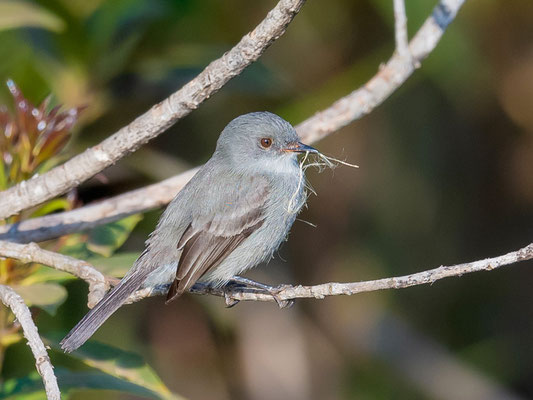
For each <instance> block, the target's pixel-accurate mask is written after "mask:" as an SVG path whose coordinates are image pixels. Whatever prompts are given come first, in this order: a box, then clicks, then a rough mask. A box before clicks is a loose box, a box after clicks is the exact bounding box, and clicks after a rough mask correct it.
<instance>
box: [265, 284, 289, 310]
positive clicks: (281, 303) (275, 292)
mask: <svg viewBox="0 0 533 400" xmlns="http://www.w3.org/2000/svg"><path fill="white" fill-rule="evenodd" d="M286 286H287V285H279V286H276V287H274V288H272V289H271V290H269V291H268V292H269V294H270V295H271V296H272V298H273V299H274V301H275V302H276V303H277V305H278V307H279V308H280V309H283V308H291V307H292V306H293V305H294V300H293V299H282V298H281V297H280V296H279V294H280V292H281V291H283V290H284V289H285V287H286Z"/></svg>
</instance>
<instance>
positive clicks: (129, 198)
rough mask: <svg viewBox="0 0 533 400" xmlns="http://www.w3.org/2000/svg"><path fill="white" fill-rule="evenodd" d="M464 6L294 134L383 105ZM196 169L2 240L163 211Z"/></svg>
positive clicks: (311, 137)
mask: <svg viewBox="0 0 533 400" xmlns="http://www.w3.org/2000/svg"><path fill="white" fill-rule="evenodd" d="M463 2H464V0H447V1H441V2H440V3H439V4H438V5H437V7H435V9H434V10H433V13H432V15H431V16H430V17H429V18H428V19H427V20H426V22H425V23H424V25H423V26H422V27H421V28H420V30H419V31H418V33H417V34H416V35H415V38H414V39H413V40H412V41H411V44H410V51H411V57H412V58H411V57H409V59H406V58H405V57H400V56H399V55H398V54H395V55H394V56H393V57H392V58H391V59H390V60H389V62H388V63H387V64H386V66H385V67H384V68H382V69H381V70H380V71H379V72H378V73H377V74H376V75H375V76H374V77H373V78H372V79H371V80H370V81H369V82H368V83H367V84H365V85H364V86H363V87H361V88H359V89H357V90H356V91H354V92H352V93H351V94H349V95H348V96H346V97H343V98H342V99H340V100H338V101H336V102H335V103H333V105H331V106H330V107H328V108H327V109H325V110H323V111H321V112H319V113H317V114H315V115H314V116H312V117H311V118H308V119H307V120H305V121H303V122H302V123H300V124H299V125H298V126H296V130H297V131H298V134H299V135H300V137H302V140H304V141H305V142H309V143H313V142H316V141H318V140H320V139H322V138H323V137H325V136H327V135H329V134H331V133H333V132H335V131H336V130H338V129H340V128H342V127H343V126H345V125H347V124H349V123H350V122H352V121H354V120H356V119H358V118H361V117H362V116H363V115H366V114H368V113H369V112H370V111H372V110H373V109H374V108H375V107H376V106H377V105H379V104H381V103H382V102H383V101H384V100H385V99H386V98H387V97H388V96H390V95H391V94H392V93H393V92H394V90H396V89H397V88H398V87H399V86H400V85H401V83H403V82H404V81H405V80H406V79H407V78H408V77H409V75H410V74H411V73H412V72H413V71H414V67H413V61H414V62H415V63H419V62H420V61H421V60H422V59H424V58H425V57H426V56H427V55H428V54H429V53H430V52H431V51H432V50H433V49H434V48H435V46H436V45H437V43H438V41H439V39H440V37H441V36H442V33H443V32H444V30H445V28H446V27H447V25H448V24H449V23H450V22H451V21H452V20H453V18H454V17H455V15H456V13H457V11H458V10H459V8H460V7H461V5H462V4H463ZM196 171H197V169H193V170H190V171H187V172H184V173H182V174H179V175H176V176H174V177H172V178H169V179H166V180H164V181H162V182H160V183H157V184H154V185H150V186H147V187H145V188H141V189H137V190H134V191H131V192H128V193H125V194H122V195H120V196H116V197H113V198H111V199H108V200H104V201H101V202H99V203H96V204H92V205H89V206H85V207H83V208H79V209H77V210H73V211H67V212H64V213H60V214H54V215H49V216H45V217H41V218H35V219H31V220H26V221H22V222H20V223H18V224H15V225H5V226H0V239H1V240H10V241H16V242H22V243H27V242H30V241H34V242H40V241H43V240H47V239H53V238H56V237H59V236H61V235H66V234H68V233H72V232H78V231H81V230H86V229H91V228H94V227H95V226H98V225H102V224H106V223H109V222H113V221H117V220H119V219H121V218H124V217H126V216H128V215H131V214H136V213H139V212H144V211H147V210H150V209H153V208H157V207H161V206H162V205H165V204H167V203H168V202H169V201H170V200H172V198H173V197H174V196H175V195H176V193H177V192H178V191H179V190H180V189H181V188H182V187H183V186H184V185H185V183H187V182H188V181H189V179H190V178H191V177H192V176H193V175H194V173H195V172H196Z"/></svg>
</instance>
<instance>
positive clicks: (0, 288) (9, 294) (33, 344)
mask: <svg viewBox="0 0 533 400" xmlns="http://www.w3.org/2000/svg"><path fill="white" fill-rule="evenodd" d="M0 298H1V300H2V303H4V304H5V306H6V307H9V308H10V309H11V311H12V312H13V314H14V315H15V317H16V318H17V321H18V322H19V324H20V326H22V332H23V333H24V337H25V338H26V340H27V341H28V344H29V345H30V349H31V351H32V353H33V356H34V357H35V367H36V368H37V372H39V375H41V377H42V378H43V383H44V389H45V391H46V397H47V399H48V400H60V399H61V393H60V392H59V387H58V385H57V378H56V376H55V375H54V366H53V365H52V363H51V362H50V358H49V357H48V353H47V352H46V347H45V346H44V343H43V341H42V340H41V337H40V336H39V332H38V330H37V327H36V326H35V324H34V323H33V320H32V318H31V312H30V310H29V309H28V307H27V306H26V304H24V300H23V299H22V297H20V296H19V295H18V294H17V293H16V292H15V291H14V290H13V289H11V288H10V287H9V286H5V285H0Z"/></svg>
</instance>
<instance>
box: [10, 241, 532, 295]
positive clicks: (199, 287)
mask: <svg viewBox="0 0 533 400" xmlns="http://www.w3.org/2000/svg"><path fill="white" fill-rule="evenodd" d="M0 257H10V258H14V259H16V260H21V261H25V262H38V263H42V264H45V265H48V266H50V267H52V268H56V269H59V270H61V271H65V272H69V273H71V274H73V275H75V276H77V277H80V278H81V279H84V280H86V281H88V282H89V283H91V282H94V280H95V279H96V280H97V283H98V284H100V285H106V286H107V287H109V285H110V280H111V279H106V278H105V277H104V276H103V275H102V274H101V273H100V272H98V271H97V270H96V269H95V268H94V267H93V266H92V265H91V264H89V263H87V262H85V261H81V260H77V259H75V258H72V257H68V256H65V255H62V254H58V253H54V252H51V251H47V250H43V249H41V248H39V246H37V245H36V244H34V243H32V244H29V245H21V244H17V243H10V242H2V241H0ZM531 259H533V243H531V244H529V245H528V246H526V247H523V248H521V249H519V250H516V251H512V252H510V253H507V254H504V255H502V256H498V257H493V258H487V259H484V260H479V261H473V262H469V263H464V264H457V265H452V266H441V267H438V268H435V269H430V270H427V271H422V272H417V273H414V274H410V275H404V276H398V277H392V278H384V279H377V280H372V281H365V282H348V283H338V282H329V283H323V284H320V285H315V286H303V285H297V286H291V285H280V287H279V291H278V292H277V293H276V297H277V299H275V298H274V297H273V296H272V295H271V294H268V293H265V292H262V291H255V290H250V289H247V288H244V289H243V288H226V289H225V290H224V289H222V288H212V287H209V286H207V285H205V284H201V283H197V284H196V285H195V286H194V287H193V288H192V289H191V293H195V294H211V295H215V296H221V297H225V298H226V299H227V300H238V301H241V300H248V301H280V300H281V301H284V300H293V299H302V298H315V299H323V298H325V297H328V296H340V295H348V296H351V295H354V294H357V293H364V292H373V291H377V290H385V289H401V288H407V287H411V286H417V285H425V284H428V283H429V284H433V283H434V282H436V281H438V280H440V279H444V278H449V277H452V276H462V275H464V274H469V273H472V272H479V271H492V270H494V269H497V268H499V267H502V266H504V265H511V264H514V263H517V262H520V261H525V260H531ZM168 288H169V285H160V286H157V287H153V288H147V289H141V290H138V291H137V292H136V293H134V294H133V295H132V296H131V297H130V298H129V300H128V302H129V303H133V302H136V301H139V300H141V299H143V298H146V297H151V296H158V295H163V294H166V293H167V292H168ZM91 290H95V289H94V286H93V287H92V288H91V286H90V287H89V292H90V294H91ZM99 294H100V293H98V295H99ZM93 296H94V294H93ZM100 297H101V296H100ZM98 300H99V299H98Z"/></svg>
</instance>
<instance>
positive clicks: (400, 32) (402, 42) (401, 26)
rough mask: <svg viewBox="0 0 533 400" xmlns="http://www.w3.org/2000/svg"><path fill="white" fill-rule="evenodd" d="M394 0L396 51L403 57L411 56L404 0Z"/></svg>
mask: <svg viewBox="0 0 533 400" xmlns="http://www.w3.org/2000/svg"><path fill="white" fill-rule="evenodd" d="M393 1H394V37H395V39H396V51H397V52H398V54H399V55H400V56H402V57H411V54H410V53H409V35H408V33H407V16H406V14H405V2H404V0H393Z"/></svg>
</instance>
